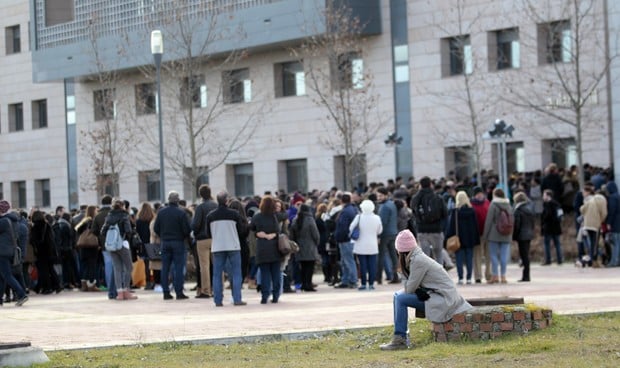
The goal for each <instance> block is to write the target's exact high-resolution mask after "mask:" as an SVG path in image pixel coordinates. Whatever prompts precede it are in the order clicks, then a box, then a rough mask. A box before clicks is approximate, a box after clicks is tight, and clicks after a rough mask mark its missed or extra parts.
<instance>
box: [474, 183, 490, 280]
mask: <svg viewBox="0 0 620 368" xmlns="http://www.w3.org/2000/svg"><path fill="white" fill-rule="evenodd" d="M490 205H491V202H489V200H488V199H487V196H486V194H485V193H484V190H483V189H482V188H481V187H474V190H473V198H472V199H471V206H472V208H473V209H474V212H476V224H477V229H478V235H479V236H480V246H479V247H474V279H475V280H476V284H479V283H481V282H482V258H483V257H484V263H485V264H484V266H485V267H484V276H485V279H486V280H487V281H491V257H490V255H489V244H488V243H487V242H485V241H483V239H482V233H483V232H484V223H485V221H486V219H487V213H488V212H489V206H490Z"/></svg>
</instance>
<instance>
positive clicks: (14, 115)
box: [9, 103, 24, 132]
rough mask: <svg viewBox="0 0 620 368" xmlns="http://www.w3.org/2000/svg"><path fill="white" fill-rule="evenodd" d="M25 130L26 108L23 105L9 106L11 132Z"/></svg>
mask: <svg viewBox="0 0 620 368" xmlns="http://www.w3.org/2000/svg"><path fill="white" fill-rule="evenodd" d="M22 130H24V106H23V104H21V103H16V104H10V105H9V132H21V131H22Z"/></svg>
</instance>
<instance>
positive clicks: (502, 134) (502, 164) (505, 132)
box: [485, 119, 515, 196]
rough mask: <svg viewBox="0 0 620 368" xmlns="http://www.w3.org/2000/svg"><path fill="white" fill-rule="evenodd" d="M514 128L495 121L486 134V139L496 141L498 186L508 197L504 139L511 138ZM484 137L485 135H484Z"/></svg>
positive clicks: (501, 121)
mask: <svg viewBox="0 0 620 368" xmlns="http://www.w3.org/2000/svg"><path fill="white" fill-rule="evenodd" d="M514 130H515V128H514V127H513V126H512V125H506V122H505V121H503V120H501V119H497V120H495V123H494V124H493V129H491V130H489V131H488V132H487V134H488V137H490V138H497V139H499V140H498V145H499V147H497V148H498V150H497V151H498V153H499V185H500V186H501V187H503V189H504V191H505V192H506V195H507V196H508V195H509V194H508V191H509V188H508V160H507V158H506V137H512V132H514ZM485 135H486V134H485Z"/></svg>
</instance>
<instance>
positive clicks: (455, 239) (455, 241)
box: [446, 209, 461, 253]
mask: <svg viewBox="0 0 620 368" xmlns="http://www.w3.org/2000/svg"><path fill="white" fill-rule="evenodd" d="M454 221H455V225H454V226H455V230H456V234H455V235H452V236H451V237H449V238H448V240H447V241H446V249H447V250H448V252H452V253H454V252H456V251H457V250H459V249H460V248H461V240H460V239H459V214H458V209H457V210H454Z"/></svg>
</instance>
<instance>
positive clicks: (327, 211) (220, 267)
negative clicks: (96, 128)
mask: <svg viewBox="0 0 620 368" xmlns="http://www.w3.org/2000/svg"><path fill="white" fill-rule="evenodd" d="M584 169H585V170H586V171H587V174H588V175H586V179H587V182H586V185H585V186H584V187H583V188H581V190H580V188H579V182H578V180H577V179H576V168H574V167H573V168H569V169H567V170H560V169H558V168H557V167H556V166H555V165H554V164H551V165H549V166H548V167H547V168H546V169H545V170H544V172H536V173H520V174H519V173H515V174H514V175H512V176H511V179H510V182H509V183H508V185H507V186H506V187H499V186H498V185H497V178H496V177H495V176H494V175H493V174H492V173H490V172H484V171H483V172H481V173H480V174H481V175H480V179H479V180H480V181H479V182H478V181H477V180H476V179H475V178H463V179H460V178H455V177H450V176H449V177H448V178H442V179H437V180H432V179H431V178H429V177H423V178H421V179H420V180H419V181H415V180H414V179H413V178H409V180H408V181H406V182H405V181H403V180H402V178H396V179H395V180H388V182H387V183H385V184H384V183H370V184H368V185H367V186H366V185H363V184H360V185H358V186H357V187H356V188H355V189H354V190H352V191H341V190H339V189H338V188H335V187H334V188H332V189H331V190H326V191H319V190H313V191H311V192H309V193H300V192H296V193H292V194H289V193H286V192H285V191H282V190H279V191H277V192H275V193H269V192H267V193H265V194H264V195H263V196H256V197H247V198H233V197H231V196H230V195H229V194H228V193H227V192H225V191H222V192H219V193H217V195H216V196H215V199H214V198H213V196H212V193H211V189H210V187H209V186H208V185H202V186H201V187H200V188H199V194H200V197H201V202H200V203H197V204H192V205H188V204H187V203H186V201H184V200H182V199H181V198H180V197H179V194H178V193H177V192H174V191H173V192H170V193H169V196H168V198H167V203H165V204H164V205H160V204H157V203H156V204H155V205H151V204H150V203H148V202H145V203H142V204H141V205H140V208H133V207H131V206H130V204H129V203H128V202H127V201H123V200H121V199H113V198H112V197H111V196H109V195H105V196H103V197H102V199H101V203H100V205H99V206H95V205H89V206H86V205H85V206H82V207H81V208H80V209H79V210H77V211H74V212H73V213H70V212H68V211H66V210H65V208H64V207H62V206H59V207H58V208H56V211H55V212H54V213H53V214H48V213H45V212H43V211H41V210H39V209H38V208H36V207H35V208H32V209H31V211H30V213H26V212H25V211H11V209H10V204H9V203H8V202H7V201H0V220H1V221H0V290H5V297H4V298H3V301H4V302H17V303H18V305H21V304H23V303H24V302H25V301H26V300H27V298H28V296H27V295H28V293H29V292H30V291H33V292H35V293H39V294H52V293H59V292H61V291H62V290H65V289H69V290H70V289H79V290H81V291H83V292H101V291H105V292H107V296H108V298H110V299H115V300H134V299H137V297H136V295H135V293H134V292H133V289H134V288H135V287H136V285H133V284H132V268H133V265H134V264H135V263H134V262H136V261H138V260H141V262H143V263H144V275H141V276H143V279H144V280H146V286H145V289H147V290H158V291H161V292H162V294H163V299H164V300H170V299H177V300H183V299H187V298H188V296H187V295H186V293H185V291H184V282H185V279H186V275H187V270H188V263H187V259H188V254H190V255H191V257H190V260H191V264H190V265H191V266H192V267H190V268H192V269H195V273H196V287H195V288H193V289H192V291H195V292H196V295H195V297H196V298H204V299H209V298H212V299H213V302H214V304H215V305H216V306H218V307H220V306H223V305H224V293H225V290H226V289H227V288H228V289H230V290H231V294H232V304H233V305H235V306H243V305H246V302H245V301H244V300H243V298H242V292H241V289H242V288H243V285H244V284H247V287H248V288H250V289H256V290H257V291H259V292H260V293H261V294H260V295H261V303H263V304H266V303H267V302H268V301H270V302H271V303H278V301H279V300H280V297H281V295H282V294H284V293H290V292H296V291H298V292H316V291H317V288H318V281H316V280H315V279H314V278H313V277H314V274H315V272H314V271H315V267H316V266H318V265H320V268H321V271H322V276H323V282H324V283H326V284H328V285H330V286H333V287H336V288H342V289H358V290H360V291H363V290H370V291H372V290H374V288H375V285H376V284H381V283H384V282H385V283H394V284H399V283H401V282H402V281H403V273H406V272H403V271H404V270H403V264H402V260H400V258H401V257H399V254H398V252H397V249H396V237H397V235H398V234H399V233H400V232H402V231H403V230H408V231H410V232H411V233H412V234H413V236H414V237H415V239H417V245H418V246H419V249H420V251H421V252H423V253H424V254H425V255H426V256H428V257H429V258H430V259H432V260H434V261H435V262H436V263H437V264H438V265H441V266H442V267H444V268H445V269H450V268H453V267H454V264H453V263H452V259H453V258H454V259H455V260H456V273H457V279H456V282H457V284H472V283H482V282H483V280H486V282H487V283H491V284H494V283H507V282H508V280H507V279H506V267H507V264H508V263H509V262H510V254H511V253H510V247H511V242H512V241H515V242H516V244H517V246H518V249H519V256H520V262H521V265H522V266H523V273H522V277H521V279H520V280H519V281H522V282H528V281H530V280H531V274H530V263H531V262H530V257H529V254H530V243H531V240H532V239H533V238H534V237H535V235H536V231H535V228H536V227H535V225H536V224H537V223H539V224H540V225H541V235H542V236H543V238H544V249H545V253H544V254H545V259H544V261H543V263H542V264H543V265H549V264H551V262H552V260H555V262H557V263H558V264H562V263H563V262H564V256H563V252H562V246H561V244H560V236H559V235H560V234H561V233H562V231H563V229H562V226H561V219H562V217H563V216H564V215H565V214H566V213H568V212H572V211H574V212H576V214H577V215H576V219H577V220H576V223H575V226H576V228H577V234H578V236H577V239H576V245H577V247H578V249H579V257H578V259H577V260H576V262H577V264H578V265H579V266H582V267H588V266H601V265H604V266H607V267H615V266H618V265H620V259H619V257H620V255H619V253H620V216H619V215H620V213H619V212H620V203H619V200H620V197H619V195H618V190H617V186H616V184H615V182H614V181H613V175H612V174H611V171H610V170H602V169H597V168H591V167H589V166H585V167H584ZM459 179H460V180H459ZM6 220H8V221H6ZM9 225H10V226H9ZM110 229H113V231H110ZM115 232H118V233H119V235H120V237H121V239H122V240H123V242H122V246H119V249H113V250H112V249H110V248H109V247H108V242H109V240H108V238H109V236H108V234H109V233H115ZM281 234H286V235H287V236H288V239H290V240H291V241H293V242H295V244H296V245H297V247H295V249H298V251H297V252H296V253H294V254H288V255H286V254H282V252H281V250H280V247H279V245H280V242H281V241H282V240H281V238H282V237H281ZM455 236H456V237H457V238H458V240H459V242H458V243H459V247H458V249H454V254H450V253H449V252H448V251H447V250H446V241H447V239H449V238H451V237H455ZM603 240H606V241H603ZM552 243H553V248H554V252H552V247H551V244H552ZM599 244H602V247H599ZM15 248H19V249H20V253H21V264H20V265H13V263H14V258H15V257H14V251H13V249H15ZM599 248H602V251H600V250H599ZM483 264H484V273H483ZM134 273H135V272H134ZM406 277H407V276H406V275H405V277H404V278H406ZM5 284H6V286H5ZM173 293H174V296H173Z"/></svg>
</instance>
